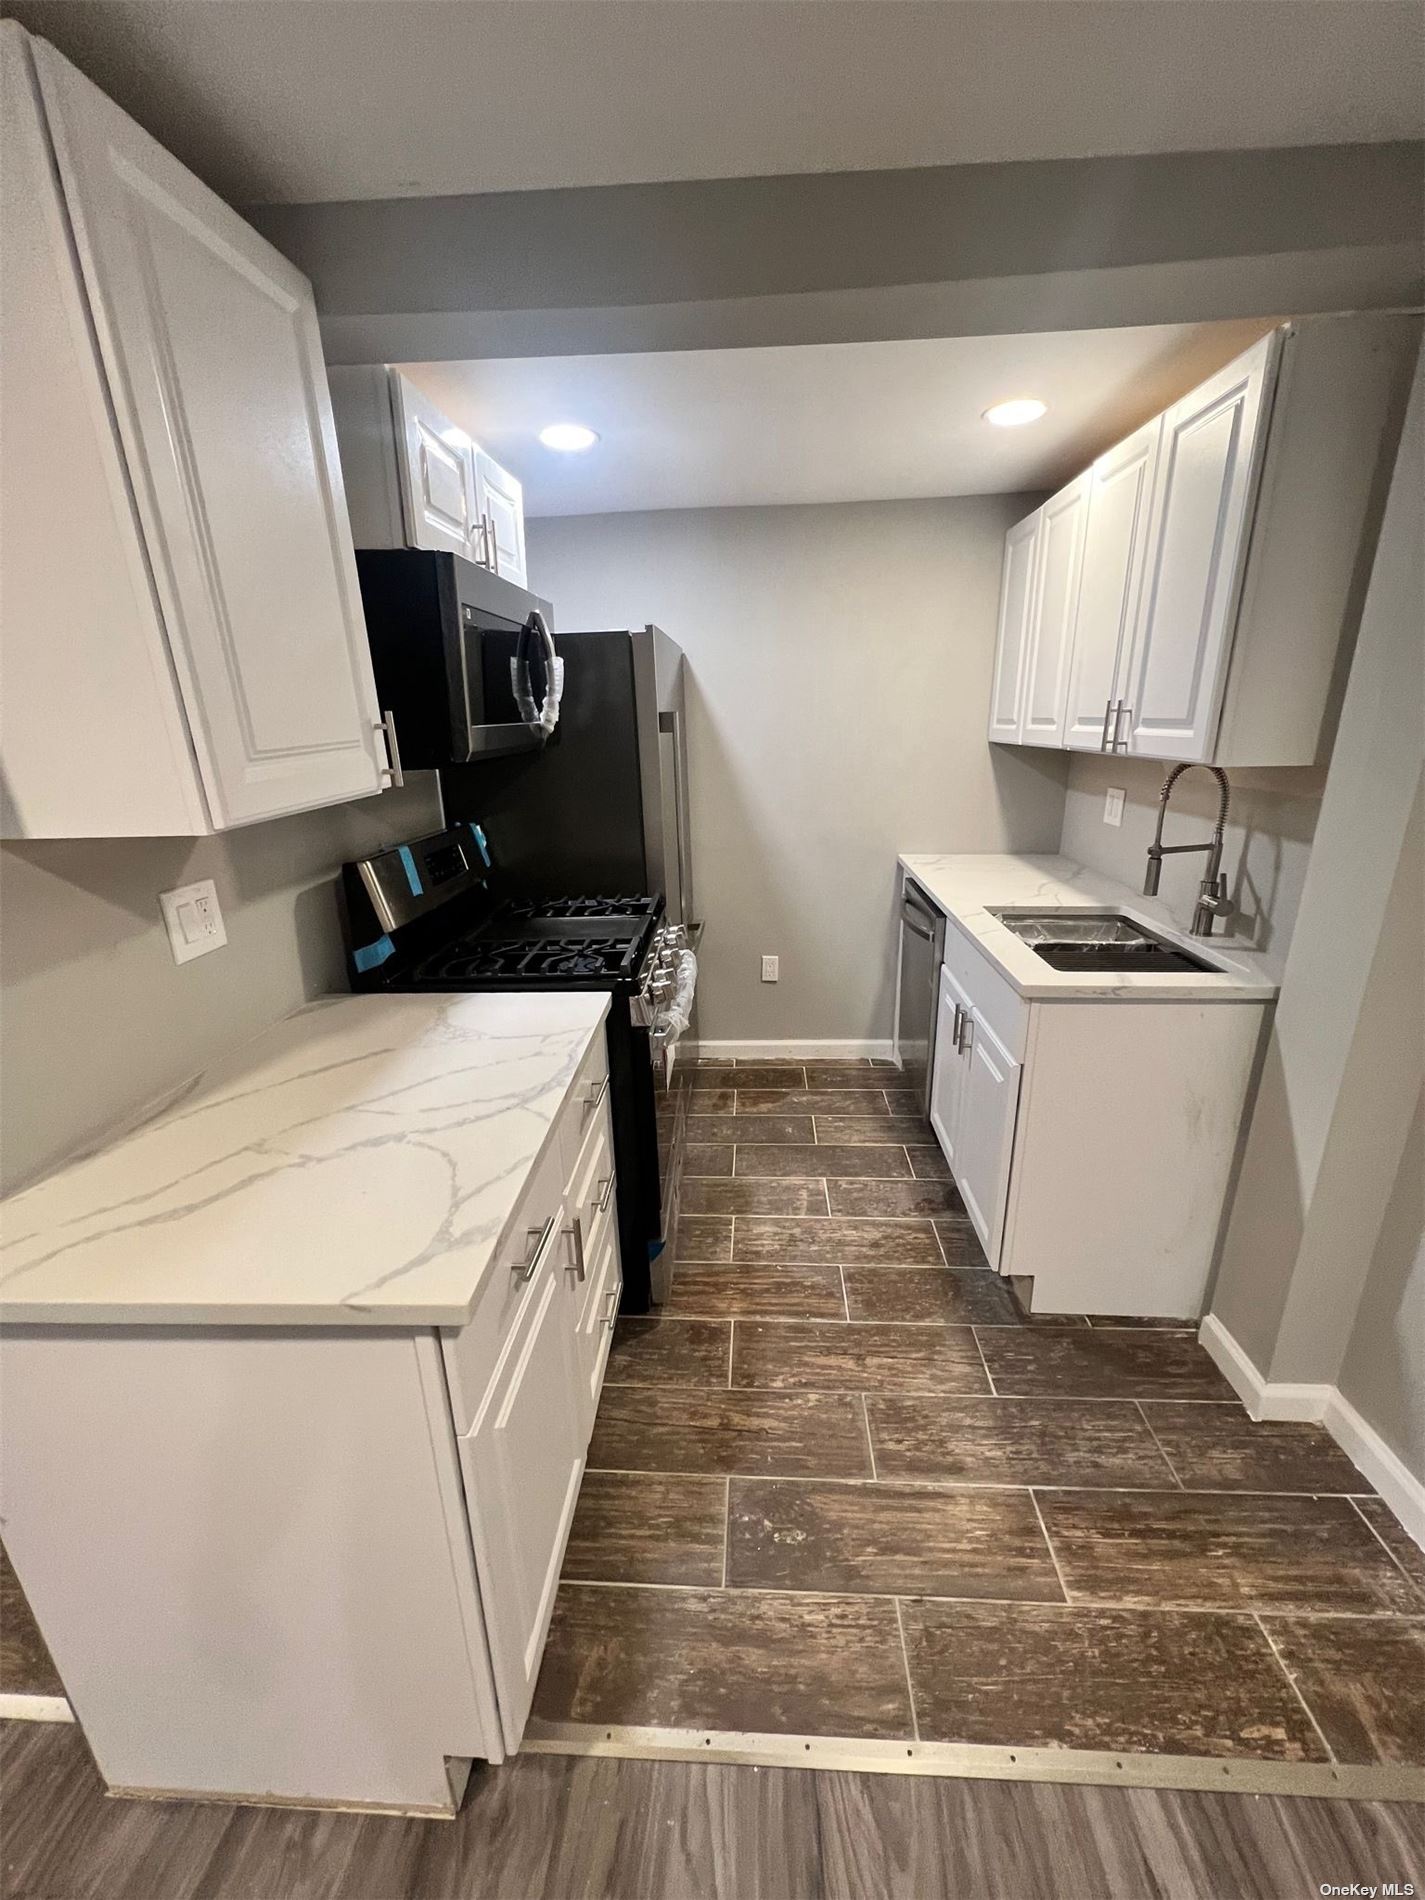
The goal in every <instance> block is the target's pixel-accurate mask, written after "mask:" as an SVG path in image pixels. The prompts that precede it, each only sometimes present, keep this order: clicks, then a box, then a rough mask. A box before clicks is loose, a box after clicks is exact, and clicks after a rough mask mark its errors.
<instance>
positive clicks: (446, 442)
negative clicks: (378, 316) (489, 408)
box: [391, 375, 484, 561]
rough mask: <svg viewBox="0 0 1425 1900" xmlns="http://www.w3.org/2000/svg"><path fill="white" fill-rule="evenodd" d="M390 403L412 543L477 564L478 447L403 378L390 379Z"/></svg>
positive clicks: (480, 524)
mask: <svg viewBox="0 0 1425 1900" xmlns="http://www.w3.org/2000/svg"><path fill="white" fill-rule="evenodd" d="M391 403H392V407H393V410H394V412H395V417H396V421H397V424H398V425H399V428H400V436H401V454H400V456H399V458H398V467H399V469H400V473H401V495H402V499H403V500H404V502H405V509H406V531H407V541H408V544H409V545H410V546H411V547H413V548H434V549H436V550H437V551H444V552H447V553H450V554H461V555H464V557H465V559H466V560H467V561H474V560H478V559H479V558H480V545H481V535H482V534H483V532H484V529H483V518H482V512H481V508H480V503H479V500H478V498H477V494H476V476H475V444H474V443H473V442H472V441H471V440H470V437H469V436H468V435H466V433H465V431H464V430H463V429H457V428H456V427H455V425H454V424H453V423H452V422H449V421H447V420H446V418H445V417H444V416H443V415H442V414H441V413H440V411H439V410H438V409H437V408H436V406H435V404H434V403H433V402H431V401H430V400H429V398H427V397H426V396H423V395H422V394H421V392H420V390H419V389H417V388H416V386H415V384H414V383H413V382H411V381H410V380H409V378H407V377H405V376H400V375H393V376H392V377H391Z"/></svg>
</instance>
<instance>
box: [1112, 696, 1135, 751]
mask: <svg viewBox="0 0 1425 1900" xmlns="http://www.w3.org/2000/svg"><path fill="white" fill-rule="evenodd" d="M1132 717H1133V708H1132V707H1131V706H1130V705H1129V703H1128V701H1127V700H1126V699H1120V700H1119V702H1118V710H1117V712H1116V713H1115V714H1114V715H1113V747H1112V750H1113V751H1115V752H1117V751H1118V750H1119V749H1120V747H1121V748H1122V750H1123V751H1125V752H1126V751H1127V750H1128V741H1127V740H1126V739H1120V738H1119V733H1120V731H1121V730H1122V727H1123V721H1124V719H1125V718H1127V719H1128V720H1130V721H1131V720H1132ZM1129 729H1130V731H1131V730H1132V727H1131V725H1130V728H1129Z"/></svg>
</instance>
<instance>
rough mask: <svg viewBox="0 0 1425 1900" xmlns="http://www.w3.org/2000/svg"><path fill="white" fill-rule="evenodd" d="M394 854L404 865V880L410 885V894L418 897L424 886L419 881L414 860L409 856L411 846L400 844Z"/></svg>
mask: <svg viewBox="0 0 1425 1900" xmlns="http://www.w3.org/2000/svg"><path fill="white" fill-rule="evenodd" d="M396 855H397V857H399V858H400V860H401V863H402V864H403V865H404V866H405V871H406V882H407V883H408V884H409V885H410V887H411V896H412V897H420V896H421V895H422V894H423V892H424V889H425V886H424V885H423V884H422V883H421V874H420V872H419V871H418V870H417V869H416V861H415V859H414V858H413V857H412V856H411V847H410V846H409V845H408V844H403V845H401V846H400V848H399V849H398V851H397V853H396Z"/></svg>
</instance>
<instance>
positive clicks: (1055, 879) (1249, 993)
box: [900, 852, 1281, 1003]
mask: <svg viewBox="0 0 1425 1900" xmlns="http://www.w3.org/2000/svg"><path fill="white" fill-rule="evenodd" d="M900 863H901V867H902V869H903V870H904V871H905V872H906V873H907V874H908V875H909V876H910V877H911V878H913V879H914V880H915V882H916V883H917V884H919V885H920V887H921V889H922V890H923V891H924V892H925V894H926V896H927V897H929V898H930V899H931V901H932V902H933V903H935V904H936V905H938V906H939V908H940V909H941V910H943V911H944V912H945V914H946V916H947V917H953V918H954V920H955V921H956V923H958V924H959V925H960V927H961V928H962V929H963V930H964V931H966V932H967V933H968V934H969V935H970V936H971V937H973V938H974V940H975V942H976V943H977V944H978V946H979V948H980V949H981V950H982V951H983V952H984V954H985V956H986V957H987V958H988V959H989V961H990V962H991V963H992V964H994V965H995V967H996V968H997V969H998V970H999V971H1000V973H1001V974H1002V975H1003V976H1005V977H1007V978H1008V979H1009V981H1010V982H1011V983H1012V984H1013V985H1014V987H1015V989H1017V990H1018V991H1019V993H1020V995H1021V996H1027V997H1031V998H1043V999H1048V998H1053V997H1057V998H1059V999H1060V1000H1064V999H1074V998H1078V999H1079V1000H1080V1001H1087V1002H1102V1001H1108V1000H1111V999H1118V1000H1124V999H1126V1000H1128V1001H1132V1002H1164V1001H1173V1002H1193V1003H1198V1002H1209V1001H1217V1002H1239V1003H1241V1002H1269V1001H1270V1000H1271V999H1272V998H1273V997H1274V996H1275V995H1276V993H1277V990H1278V988H1279V987H1280V983H1281V966H1280V963H1279V961H1278V960H1277V959H1275V958H1272V957H1270V956H1268V955H1267V954H1266V953H1265V952H1264V951H1261V950H1258V949H1255V948H1254V947H1253V946H1252V945H1251V944H1250V943H1247V942H1245V941H1238V940H1236V939H1234V938H1232V937H1230V936H1220V937H1218V936H1215V937H1210V938H1203V937H1193V936H1190V935H1189V934H1188V933H1187V931H1186V930H1184V929H1183V927H1182V926H1181V925H1180V924H1178V923H1176V922H1175V921H1174V920H1173V917H1172V913H1171V912H1170V911H1169V909H1168V907H1167V905H1166V904H1163V903H1161V902H1159V901H1158V900H1157V899H1155V898H1151V897H1143V896H1142V895H1140V894H1139V893H1137V892H1135V891H1131V890H1129V889H1128V887H1127V886H1126V885H1123V884H1118V883H1116V882H1115V881H1114V880H1113V879H1112V878H1109V877H1105V876H1104V875H1103V874H1102V872H1100V871H1093V870H1089V869H1088V868H1087V867H1086V866H1084V865H1082V864H1078V863H1076V862H1075V861H1074V860H1073V859H1072V858H1061V857H1014V856H1010V855H1006V854H1003V853H999V852H976V853H974V854H973V855H971V854H964V855H958V856H944V855H928V854H927V855H914V854H911V855H902V857H901V859H900ZM1059 909H1078V910H1114V911H1118V912H1121V913H1122V914H1123V915H1124V916H1126V917H1131V918H1133V919H1134V920H1135V921H1136V922H1138V923H1142V924H1146V925H1147V926H1148V928H1149V929H1150V930H1152V931H1154V932H1155V933H1156V934H1157V935H1158V936H1160V937H1164V938H1166V939H1167V940H1168V941H1169V942H1171V943H1174V944H1178V945H1181V946H1182V948H1183V949H1185V950H1187V951H1189V952H1191V954H1192V955H1194V956H1198V957H1201V958H1202V959H1203V960H1204V961H1205V962H1210V963H1212V964H1213V965H1214V966H1216V967H1214V968H1213V969H1212V970H1211V971H1197V970H1164V971H1161V972H1158V971H1137V970H1123V971H1115V972H1113V973H1112V974H1111V975H1107V976H1088V975H1085V974H1083V973H1082V972H1081V971H1078V970H1056V969H1055V968H1054V966H1053V965H1052V964H1050V963H1046V962H1045V961H1044V959H1043V957H1040V956H1036V955H1035V953H1034V951H1033V950H1032V949H1031V948H1030V946H1029V945H1028V944H1027V943H1024V942H1022V941H1021V940H1020V939H1019V938H1018V937H1016V936H1015V934H1014V932H1013V931H1012V930H1009V929H1008V928H1006V926H1005V925H1004V924H1003V923H1002V922H1001V921H1000V919H999V918H998V917H997V916H996V915H995V914H994V913H995V911H997V910H1059Z"/></svg>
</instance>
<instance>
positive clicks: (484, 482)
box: [331, 363, 529, 587]
mask: <svg viewBox="0 0 1425 1900" xmlns="http://www.w3.org/2000/svg"><path fill="white" fill-rule="evenodd" d="M331 389H332V400H333V402H334V404H335V406H336V427H337V435H338V438H339V440H340V442H341V458H342V466H343V467H344V468H345V470H346V486H347V498H348V503H349V506H350V510H351V531H352V535H353V537H354V538H355V541H356V545H357V546H358V547H359V548H401V547H407V548H431V549H434V550H435V551H436V552H438V553H449V554H458V555H460V556H461V558H462V559H463V560H466V561H474V562H475V563H476V565H477V566H479V567H488V568H490V569H492V570H493V571H494V572H495V573H496V574H499V575H502V576H503V577H504V579H505V580H507V581H512V582H513V583H514V585H515V586H516V587H526V586H528V584H529V581H528V571H527V567H526V562H525V539H524V490H523V488H522V487H521V486H520V484H519V483H518V482H517V481H516V480H515V478H514V476H513V475H511V474H510V472H509V470H508V469H506V468H501V466H500V464H499V463H498V462H497V461H496V460H495V458H494V456H493V455H488V454H487V453H486V452H485V450H484V449H482V448H481V447H480V444H479V443H478V442H476V441H474V440H473V439H472V438H471V437H470V436H469V435H468V434H467V433H466V431H465V430H464V429H462V428H459V427H458V426H457V425H456V424H455V423H453V422H452V421H451V420H450V418H449V417H448V416H447V415H445V414H444V413H443V412H442V411H441V410H440V409H438V408H437V407H436V405H435V404H434V403H433V402H432V401H431V399H430V397H429V396H427V395H426V394H425V393H424V391H423V390H420V389H417V387H416V385H415V384H414V383H413V382H412V381H411V379H410V377H409V376H407V375H405V374H404V373H403V372H402V371H401V370H399V369H393V368H390V367H388V366H387V365H386V364H384V363H382V364H368V365H358V366H356V367H346V368H339V369H334V370H333V371H332V372H331Z"/></svg>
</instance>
